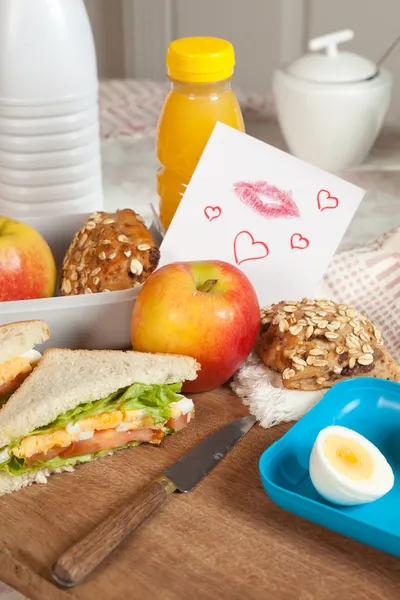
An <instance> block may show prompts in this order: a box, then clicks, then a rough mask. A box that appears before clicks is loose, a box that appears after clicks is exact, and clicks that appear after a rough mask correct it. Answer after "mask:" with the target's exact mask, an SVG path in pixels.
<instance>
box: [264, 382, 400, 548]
mask: <svg viewBox="0 0 400 600" xmlns="http://www.w3.org/2000/svg"><path fill="white" fill-rule="evenodd" d="M328 425H342V426H344V427H349V428H350V429H354V430H355V431H357V432H359V433H361V434H362V435H364V436H365V437H366V438H367V439H369V440H370V441H371V442H372V443H373V444H375V445H376V446H377V447H378V448H379V450H380V451H381V452H382V454H383V455H384V456H385V457H386V459H387V461H388V462H389V464H390V466H391V467H392V469H393V472H394V476H395V484H394V487H393V488H392V490H391V491H390V492H389V493H388V494H387V495H386V496H384V497H383V498H380V499H379V500H376V501H375V502H371V503H369V504H363V505H359V506H349V507H343V506H337V505H335V504H331V503H330V502H327V501H326V500H324V499H323V498H322V497H321V496H320V495H319V494H318V492H317V491H316V490H315V488H314V486H313V484H312V483H311V480H310V477H309V473H308V464H309V459H310V454H311V450H312V447H313V445H314V442H315V440H316V438H317V435H318V433H319V432H320V431H321V429H323V428H324V427H327V426H328ZM259 468H260V474H261V480H262V484H263V486H264V489H265V491H266V492H267V494H268V496H269V497H270V498H271V499H272V500H273V501H274V502H275V503H276V504H278V505H279V506H281V507H282V508H284V509H285V510H287V511H289V512H292V513H295V514H296V515H299V516H301V517H303V518H305V519H308V520H309V521H313V522H314V523H318V524H319V525H322V526H323V527H327V528H328V529H332V530H334V531H337V532H338V533H341V534H343V535H345V536H347V537H351V538H354V539H356V540H358V541H360V542H363V543H364V544H368V545H369V546H373V547H375V548H378V549H379V550H383V551H384V552H388V553H389V554H393V555H394V556H398V557H400V384H398V383H394V382H392V381H386V380H383V379H373V378H368V377H363V378H357V379H353V380H348V381H344V382H342V383H339V384H336V385H335V386H334V387H333V388H332V389H331V390H329V391H328V392H327V393H326V394H325V396H324V397H323V399H322V400H321V401H320V402H319V403H318V404H317V405H316V406H315V407H314V408H313V409H312V410H311V411H310V412H309V413H307V414H306V415H305V416H304V417H303V418H302V419H301V420H300V421H299V422H298V423H296V424H295V425H294V426H293V427H292V428H291V429H290V430H289V431H288V432H287V433H286V434H285V435H284V436H283V437H282V438H281V439H280V440H278V441H277V442H275V443H274V444H272V446H270V447H269V448H268V449H267V450H266V451H265V452H264V453H263V454H262V456H261V459H260V464H259Z"/></svg>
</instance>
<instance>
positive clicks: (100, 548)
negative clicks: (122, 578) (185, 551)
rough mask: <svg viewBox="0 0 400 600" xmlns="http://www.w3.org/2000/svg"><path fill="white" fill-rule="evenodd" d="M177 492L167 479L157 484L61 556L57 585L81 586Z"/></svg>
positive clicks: (56, 565)
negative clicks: (131, 534) (128, 537)
mask: <svg viewBox="0 0 400 600" xmlns="http://www.w3.org/2000/svg"><path fill="white" fill-rule="evenodd" d="M175 490H176V486H175V485H174V484H173V483H172V481H170V480H169V479H167V478H166V477H159V478H158V479H156V480H155V481H153V482H152V483H151V484H150V485H149V486H148V487H146V488H145V489H143V491H142V492H141V493H139V494H138V495H137V496H135V497H134V498H132V500H130V501H128V503H127V504H125V505H124V506H123V507H122V508H121V509H120V510H119V511H118V512H116V513H114V514H112V515H111V516H109V517H107V518H106V519H105V520H104V521H102V522H101V523H100V524H99V525H97V526H96V527H95V528H94V529H92V531H90V532H89V533H88V535H87V536H86V537H84V538H82V539H81V540H80V541H79V542H77V543H76V544H74V545H73V546H71V547H70V548H69V549H68V550H67V551H66V552H64V554H62V555H61V557H60V558H59V559H58V560H57V562H56V563H55V565H54V567H53V571H52V574H53V579H54V581H55V582H56V583H58V584H59V585H61V586H63V587H69V588H70V587H74V586H75V585H77V584H78V583H81V582H82V581H83V580H84V579H86V578H87V577H88V576H89V575H90V574H91V573H92V572H93V571H94V570H95V569H96V567H98V565H99V564H100V563H101V562H102V561H103V560H104V559H105V558H107V556H108V555H109V554H110V553H111V552H112V551H113V550H115V548H116V547H117V546H119V544H120V543H121V542H123V540H124V539H125V538H126V537H127V536H128V535H129V534H130V533H132V532H133V531H135V529H137V528H138V527H139V526H140V525H141V524H142V523H143V522H144V521H145V519H147V517H148V516H149V515H150V514H151V513H153V512H154V511H156V510H157V509H158V508H160V506H162V504H164V502H165V501H166V500H167V498H168V496H169V495H170V494H171V493H172V492H174V491H175Z"/></svg>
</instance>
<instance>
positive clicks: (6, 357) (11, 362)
mask: <svg viewBox="0 0 400 600" xmlns="http://www.w3.org/2000/svg"><path fill="white" fill-rule="evenodd" d="M49 335H50V334H49V330H48V327H47V325H46V323H44V321H20V322H17V323H9V324H7V325H1V326H0V407H1V406H2V405H4V404H5V402H7V400H8V398H9V397H10V396H11V394H12V393H13V392H15V390H16V389H17V388H18V387H19V386H20V385H21V383H22V382H23V381H24V380H25V379H26V377H27V376H28V375H29V374H30V373H31V371H32V369H33V368H34V367H35V366H36V365H37V363H38V362H39V360H40V359H41V357H42V355H41V354H40V352H38V351H37V350H35V349H34V346H36V345H38V344H41V343H43V342H45V341H46V340H47V339H48V338H49Z"/></svg>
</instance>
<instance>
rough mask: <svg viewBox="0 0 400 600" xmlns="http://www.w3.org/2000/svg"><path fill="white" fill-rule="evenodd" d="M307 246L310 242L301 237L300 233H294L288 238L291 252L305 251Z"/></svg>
mask: <svg viewBox="0 0 400 600" xmlns="http://www.w3.org/2000/svg"><path fill="white" fill-rule="evenodd" d="M309 245H310V242H309V241H308V239H307V238H306V237H303V236H302V235H301V233H294V234H293V235H292V237H291V238H290V246H291V247H292V250H305V249H306V248H308V246H309Z"/></svg>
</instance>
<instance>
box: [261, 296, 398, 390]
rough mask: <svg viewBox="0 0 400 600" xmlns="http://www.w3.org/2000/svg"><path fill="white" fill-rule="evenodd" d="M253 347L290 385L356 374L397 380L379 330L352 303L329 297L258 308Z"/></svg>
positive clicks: (313, 386) (314, 385) (318, 385)
mask: <svg viewBox="0 0 400 600" xmlns="http://www.w3.org/2000/svg"><path fill="white" fill-rule="evenodd" d="M258 352H259V355H260V357H261V358H262V360H263V361H264V363H265V364H266V366H267V367H270V368H271V369H274V370H275V371H279V372H280V373H282V379H283V384H284V386H285V387H287V388H289V389H295V390H303V391H311V390H318V389H323V388H328V387H331V386H332V385H333V384H334V383H336V382H337V381H340V380H342V379H348V378H350V377H360V376H367V377H382V378H384V379H392V380H393V381H399V379H400V368H399V365H398V364H397V363H396V362H395V360H393V358H392V357H391V356H390V354H389V352H388V351H387V350H386V349H385V348H384V346H383V340H382V336H381V333H380V331H379V330H378V329H377V328H376V327H374V326H373V325H372V323H371V322H370V321H369V320H368V319H367V318H366V317H364V315H362V314H360V313H359V312H358V311H357V310H356V309H355V308H351V307H350V306H347V305H346V304H337V303H335V302H333V301H332V300H309V299H306V298H305V299H304V300H302V301H301V302H280V303H279V304H274V305H273V306H271V307H266V308H264V309H262V310H261V331H260V337H259V341H258Z"/></svg>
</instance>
